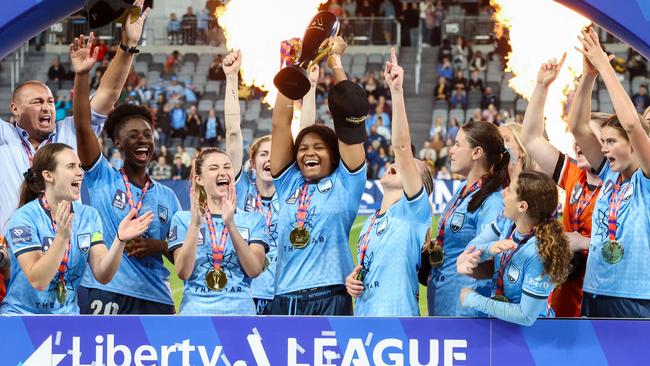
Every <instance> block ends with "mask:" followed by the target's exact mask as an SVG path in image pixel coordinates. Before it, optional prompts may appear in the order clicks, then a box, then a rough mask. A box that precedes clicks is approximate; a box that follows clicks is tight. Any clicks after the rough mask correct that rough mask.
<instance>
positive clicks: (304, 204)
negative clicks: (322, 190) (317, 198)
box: [296, 182, 313, 229]
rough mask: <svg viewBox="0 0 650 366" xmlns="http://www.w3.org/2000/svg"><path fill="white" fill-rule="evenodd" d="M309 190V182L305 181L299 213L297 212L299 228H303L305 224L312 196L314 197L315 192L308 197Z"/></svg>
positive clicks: (299, 201) (301, 191)
mask: <svg viewBox="0 0 650 366" xmlns="http://www.w3.org/2000/svg"><path fill="white" fill-rule="evenodd" d="M308 191H309V183H308V182H305V184H303V186H302V189H301V190H300V199H299V200H298V213H297V214H296V220H297V226H298V229H302V228H303V227H304V226H305V219H306V218H307V210H308V209H309V203H311V198H312V197H313V194H312V195H310V196H309V197H307V192H308Z"/></svg>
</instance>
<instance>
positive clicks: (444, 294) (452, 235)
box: [427, 182, 503, 317]
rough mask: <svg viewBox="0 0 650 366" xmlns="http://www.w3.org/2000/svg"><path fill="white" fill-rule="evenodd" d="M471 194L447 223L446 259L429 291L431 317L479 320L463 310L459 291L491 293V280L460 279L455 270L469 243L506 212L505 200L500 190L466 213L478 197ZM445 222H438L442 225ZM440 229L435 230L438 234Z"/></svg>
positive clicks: (435, 270)
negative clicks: (473, 200)
mask: <svg viewBox="0 0 650 366" xmlns="http://www.w3.org/2000/svg"><path fill="white" fill-rule="evenodd" d="M466 184H467V182H463V183H462V184H461V185H460V186H459V187H458V190H457V191H456V193H455V194H454V197H453V198H452V199H451V201H449V203H448V204H447V207H446V208H445V211H444V212H443V213H442V215H441V217H444V216H445V214H446V213H447V211H448V210H449V209H450V208H451V206H452V205H453V204H454V202H455V201H456V199H457V197H458V196H459V195H460V194H461V193H462V192H463V189H464V188H465V185H466ZM476 192H478V191H475V192H473V193H470V194H469V195H468V196H467V197H465V199H464V200H463V202H462V203H461V204H460V205H459V206H458V208H456V210H455V211H454V213H453V214H451V216H450V218H449V220H447V222H446V223H445V236H444V241H443V247H444V249H445V259H444V262H443V263H442V266H441V267H440V268H432V269H431V273H430V275H429V277H430V279H429V285H428V291H427V298H428V307H429V315H435V316H467V317H476V316H479V315H480V314H479V313H477V312H476V311H474V310H473V309H470V308H466V307H462V305H461V303H460V290H461V289H462V288H464V287H470V288H475V289H476V290H477V291H478V292H479V293H481V294H484V295H488V294H489V293H490V281H487V280H480V281H479V280H475V279H473V278H469V277H466V276H461V275H459V274H458V272H457V270H456V260H457V259H458V256H459V255H460V253H462V252H463V250H465V247H466V246H467V244H468V243H469V242H470V241H471V240H472V239H474V238H475V237H476V236H477V235H478V234H479V233H480V232H481V231H482V230H483V229H485V228H487V227H488V226H489V225H490V224H491V223H492V221H494V220H495V219H496V218H497V217H498V216H499V214H500V213H501V211H503V197H502V196H501V191H497V192H494V193H492V194H491V195H490V196H488V197H487V198H486V199H485V201H483V204H482V205H481V206H480V207H479V208H478V209H477V210H476V211H474V212H469V211H468V210H467V205H468V204H469V202H470V201H471V200H472V197H473V196H474V195H475V194H476ZM441 222H442V220H441V221H440V222H439V223H438V225H440V224H441ZM438 231H439V228H438V229H437V230H436V231H435V233H436V234H437V233H438Z"/></svg>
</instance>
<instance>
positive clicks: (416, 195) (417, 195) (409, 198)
mask: <svg viewBox="0 0 650 366" xmlns="http://www.w3.org/2000/svg"><path fill="white" fill-rule="evenodd" d="M424 192H425V190H424V186H422V187H420V190H419V191H418V193H416V194H414V195H413V197H409V196H408V195H407V194H406V192H404V197H405V198H406V200H407V201H409V202H413V201H415V200H417V199H418V198H420V197H421V196H422V193H424Z"/></svg>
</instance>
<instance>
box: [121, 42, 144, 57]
mask: <svg viewBox="0 0 650 366" xmlns="http://www.w3.org/2000/svg"><path fill="white" fill-rule="evenodd" d="M120 48H121V49H122V50H123V51H124V52H126V53H130V54H132V55H135V54H136V53H140V50H139V49H137V48H135V47H127V46H126V45H125V44H124V43H122V42H120Z"/></svg>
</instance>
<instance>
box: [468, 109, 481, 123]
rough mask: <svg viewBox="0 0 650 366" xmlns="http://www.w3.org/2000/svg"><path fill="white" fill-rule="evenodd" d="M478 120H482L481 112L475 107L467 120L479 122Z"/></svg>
mask: <svg viewBox="0 0 650 366" xmlns="http://www.w3.org/2000/svg"><path fill="white" fill-rule="evenodd" d="M479 121H483V114H482V112H481V109H480V108H476V109H475V110H474V113H473V114H472V117H470V118H469V122H479Z"/></svg>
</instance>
